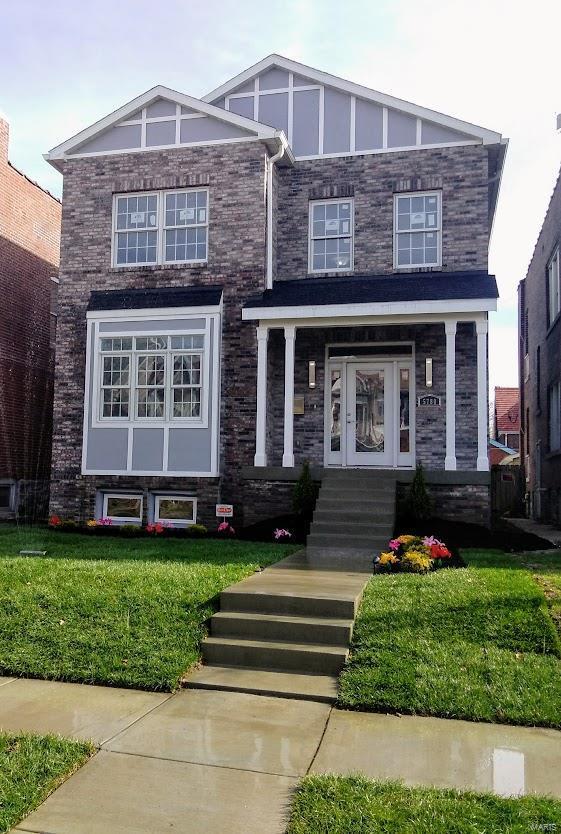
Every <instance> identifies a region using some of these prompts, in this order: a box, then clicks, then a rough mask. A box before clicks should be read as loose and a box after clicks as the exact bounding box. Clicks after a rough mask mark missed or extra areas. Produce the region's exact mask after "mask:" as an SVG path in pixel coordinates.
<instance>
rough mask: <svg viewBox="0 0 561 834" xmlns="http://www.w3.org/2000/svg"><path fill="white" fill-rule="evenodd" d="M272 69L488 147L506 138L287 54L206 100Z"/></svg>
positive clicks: (250, 70) (271, 58)
mask: <svg viewBox="0 0 561 834" xmlns="http://www.w3.org/2000/svg"><path fill="white" fill-rule="evenodd" d="M272 67H279V68H281V69H285V70H288V71H289V72H294V73H297V74H298V75H301V76H305V77H306V78H309V79H312V80H313V81H315V82H317V83H318V84H326V85H327V86H329V87H333V88H335V89H338V90H342V91H344V92H347V93H351V94H352V95H356V96H359V97H360V98H363V99H366V100H367V101H374V102H376V103H377V104H381V105H383V106H385V107H393V108H395V109H396V110H401V111H402V112H403V113H409V114H411V115H412V116H417V117H419V118H425V119H429V120H430V121H432V122H436V123H437V124H441V125H443V126H445V127H448V128H450V129H451V130H457V131H460V132H463V133H469V134H471V135H472V136H474V137H475V138H478V139H480V140H481V141H482V142H483V143H484V144H498V143H500V142H501V141H502V136H501V134H500V133H497V132H496V131H494V130H488V129H487V128H484V127H480V126H479V125H474V124H471V123H470V122H465V121H463V120H462V119H456V118H454V117H453V116H446V115H445V114H444V113H439V112H438V111H437V110H430V109H429V108H427V107H420V106H419V105H417V104H412V103H411V102H410V101H404V100H403V99H400V98H396V97H395V96H390V95H388V94H387V93H380V92H378V91H377V90H372V89H370V88H369V87H364V86H363V85H362V84H355V83H354V82H353V81H346V80H345V79H343V78H339V77H338V76H336V75H331V74H330V73H328V72H323V71H321V70H317V69H314V68H313V67H309V66H307V65H306V64H301V63H299V62H298V61H292V60H291V59H290V58H285V57H284V56H283V55H277V54H276V53H273V54H272V55H268V56H267V57H266V58H263V59H262V60H261V61H259V62H258V63H256V64H253V66H251V67H249V68H248V69H246V70H244V71H243V72H240V73H239V74H238V75H236V76H234V78H231V79H230V80H229V81H226V83H225V84H222V85H221V86H220V87H217V88H216V89H214V90H212V91H211V92H210V93H208V94H207V95H206V96H203V99H202V100H203V101H206V102H212V101H216V100H217V99H219V98H221V97H222V96H226V95H228V94H229V93H230V92H233V91H234V90H235V89H236V88H237V87H239V86H240V85H242V84H244V83H246V82H248V81H250V80H251V79H253V78H255V76H257V75H259V74H260V73H262V72H264V71H266V70H268V69H271V68H272Z"/></svg>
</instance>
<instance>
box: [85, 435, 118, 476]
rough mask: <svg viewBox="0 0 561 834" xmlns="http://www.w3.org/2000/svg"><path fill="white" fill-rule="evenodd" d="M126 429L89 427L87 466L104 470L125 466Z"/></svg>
mask: <svg viewBox="0 0 561 834" xmlns="http://www.w3.org/2000/svg"><path fill="white" fill-rule="evenodd" d="M127 439H128V429H126V428H123V429H121V428H107V429H90V430H89V432H88V453H87V461H86V464H87V468H88V469H97V470H101V471H105V472H113V471H116V470H124V469H126V468H127Z"/></svg>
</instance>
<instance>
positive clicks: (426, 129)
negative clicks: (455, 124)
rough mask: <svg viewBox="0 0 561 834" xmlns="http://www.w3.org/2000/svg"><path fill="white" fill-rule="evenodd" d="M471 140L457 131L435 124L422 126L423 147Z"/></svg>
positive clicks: (424, 123) (425, 123) (427, 123)
mask: <svg viewBox="0 0 561 834" xmlns="http://www.w3.org/2000/svg"><path fill="white" fill-rule="evenodd" d="M469 138H470V137H469V136H466V135H464V134H463V133H459V132H458V131H457V130H451V129H450V128H448V127H444V126H443V125H437V124H435V123H434V122H423V123H422V126H421V142H422V144H423V145H431V144H434V143H438V142H461V141H462V140H464V141H465V140H466V139H469Z"/></svg>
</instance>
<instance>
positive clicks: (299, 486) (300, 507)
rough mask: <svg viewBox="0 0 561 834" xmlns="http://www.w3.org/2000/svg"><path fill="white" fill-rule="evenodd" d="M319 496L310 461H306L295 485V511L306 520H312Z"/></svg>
mask: <svg viewBox="0 0 561 834" xmlns="http://www.w3.org/2000/svg"><path fill="white" fill-rule="evenodd" d="M317 497H318V486H317V484H316V483H315V482H314V480H313V479H312V473H311V472H310V464H309V462H308V461H304V465H303V466H302V472H301V473H300V477H299V478H298V480H297V481H296V484H295V485H294V493H293V504H294V512H295V513H297V514H298V515H300V516H302V518H305V519H306V520H311V518H312V516H313V514H314V510H315V507H316V501H317Z"/></svg>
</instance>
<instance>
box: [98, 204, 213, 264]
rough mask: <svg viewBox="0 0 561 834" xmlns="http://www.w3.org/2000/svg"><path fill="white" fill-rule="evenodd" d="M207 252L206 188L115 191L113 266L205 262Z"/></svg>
mask: <svg viewBox="0 0 561 834" xmlns="http://www.w3.org/2000/svg"><path fill="white" fill-rule="evenodd" d="M207 254H208V191H207V189H204V188H203V189H193V188H189V189H182V190H180V191H154V192H150V193H146V194H117V195H115V198H114V204H113V266H117V267H118V266H150V265H160V264H173V263H175V264H177V263H204V262H205V261H206V260H207Z"/></svg>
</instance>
